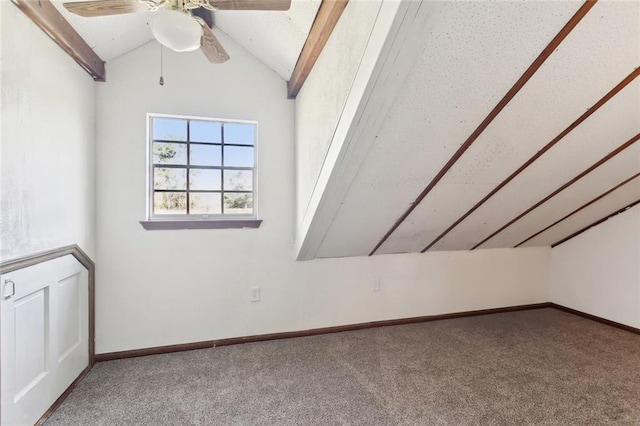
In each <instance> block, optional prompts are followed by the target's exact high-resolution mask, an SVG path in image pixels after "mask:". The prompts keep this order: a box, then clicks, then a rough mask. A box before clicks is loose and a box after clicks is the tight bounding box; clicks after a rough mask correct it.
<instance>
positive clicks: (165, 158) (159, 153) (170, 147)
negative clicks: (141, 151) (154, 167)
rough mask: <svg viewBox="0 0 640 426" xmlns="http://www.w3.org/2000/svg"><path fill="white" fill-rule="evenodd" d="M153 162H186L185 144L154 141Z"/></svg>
mask: <svg viewBox="0 0 640 426" xmlns="http://www.w3.org/2000/svg"><path fill="white" fill-rule="evenodd" d="M153 164H187V145H185V144H181V143H164V142H154V143H153Z"/></svg>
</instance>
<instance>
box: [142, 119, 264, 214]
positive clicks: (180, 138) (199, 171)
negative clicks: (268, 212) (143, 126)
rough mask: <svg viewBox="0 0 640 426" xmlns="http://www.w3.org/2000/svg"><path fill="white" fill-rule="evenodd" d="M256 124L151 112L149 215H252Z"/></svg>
mask: <svg viewBox="0 0 640 426" xmlns="http://www.w3.org/2000/svg"><path fill="white" fill-rule="evenodd" d="M256 134H257V124H256V123H254V122H240V121H226V120H225V121H223V120H213V119H204V118H189V117H172V116H164V115H151V114H150V115H149V211H150V214H149V218H150V219H159V220H218V219H224V220H227V219H234V218H238V219H240V218H249V219H251V218H255V217H256V210H255V199H256V192H255V187H256V185H255V172H256V161H255V158H256V152H255V151H256V137H257V135H256Z"/></svg>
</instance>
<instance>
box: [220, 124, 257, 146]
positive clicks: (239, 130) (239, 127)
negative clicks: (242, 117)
mask: <svg viewBox="0 0 640 426" xmlns="http://www.w3.org/2000/svg"><path fill="white" fill-rule="evenodd" d="M255 130H256V126H255V125H254V124H239V123H224V143H237V144H241V145H253V143H254V141H255Z"/></svg>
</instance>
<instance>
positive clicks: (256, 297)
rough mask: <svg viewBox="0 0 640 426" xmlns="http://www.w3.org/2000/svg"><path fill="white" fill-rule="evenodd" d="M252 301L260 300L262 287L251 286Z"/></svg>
mask: <svg viewBox="0 0 640 426" xmlns="http://www.w3.org/2000/svg"><path fill="white" fill-rule="evenodd" d="M249 290H251V301H252V302H259V301H260V287H251V288H250V289H249Z"/></svg>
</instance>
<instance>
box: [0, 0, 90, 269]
mask: <svg viewBox="0 0 640 426" xmlns="http://www.w3.org/2000/svg"><path fill="white" fill-rule="evenodd" d="M0 15H1V17H0V19H1V25H0V28H1V30H0V32H1V38H2V41H1V43H2V47H1V50H0V54H1V64H0V75H1V86H2V87H1V89H2V91H1V95H0V96H2V99H1V105H2V106H1V112H0V117H1V120H2V121H1V124H2V126H1V127H2V130H1V141H0V163H1V175H0V180H1V183H0V259H3V260H6V259H11V258H15V257H20V256H23V255H28V254H33V253H35V252H38V251H43V250H47V249H52V248H57V247H60V246H65V245H69V244H79V245H80V247H81V248H82V249H84V250H85V251H86V252H87V253H88V254H89V255H90V256H93V254H94V244H95V243H94V240H95V239H94V229H95V226H94V224H95V223H94V216H95V212H94V201H95V199H94V193H95V185H94V183H95V182H94V135H95V132H94V131H95V127H94V123H95V121H94V120H95V117H94V111H95V88H94V85H95V83H94V82H93V80H92V79H91V77H89V75H88V74H87V73H86V72H85V71H84V70H82V68H80V66H79V65H78V64H76V63H75V62H74V61H73V60H72V59H71V58H70V57H69V56H68V55H67V54H66V53H64V52H63V51H62V50H61V49H60V48H59V47H58V46H57V45H56V44H55V43H54V42H53V41H51V40H50V39H49V38H48V37H47V36H46V35H45V34H44V33H43V32H42V31H41V30H40V29H38V28H37V27H36V26H35V25H34V24H33V23H32V22H31V21H30V20H29V19H28V18H27V17H26V16H25V15H24V14H23V13H22V12H21V11H20V10H18V8H17V7H16V6H14V5H13V4H12V3H11V2H8V1H2V2H0Z"/></svg>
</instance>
